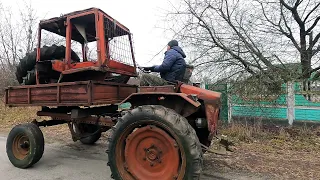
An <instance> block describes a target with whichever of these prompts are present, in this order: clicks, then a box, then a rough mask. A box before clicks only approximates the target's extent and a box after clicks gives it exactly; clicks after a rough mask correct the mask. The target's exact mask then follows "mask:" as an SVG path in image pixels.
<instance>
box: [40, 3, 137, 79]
mask: <svg viewBox="0 0 320 180" xmlns="http://www.w3.org/2000/svg"><path fill="white" fill-rule="evenodd" d="M42 29H44V30H47V31H49V32H52V33H55V34H57V35H60V36H63V37H65V38H66V53H65V59H64V61H63V67H62V66H59V67H54V68H53V69H54V70H56V71H59V72H61V73H62V74H71V73H74V72H79V71H86V70H95V71H102V72H111V73H118V74H124V75H128V76H136V63H135V57H134V52H133V42H132V35H131V33H130V30H129V29H128V28H127V27H125V26H124V25H122V24H120V23H119V22H117V21H116V20H115V19H113V18H112V17H110V16H109V15H107V14H106V13H105V12H103V11H102V10H100V9H97V8H90V9H86V10H82V11H76V12H73V13H69V14H65V15H61V16H60V17H55V18H51V19H48V20H42V21H40V23H39V29H38V46H37V59H36V61H37V62H39V61H40V48H41V30H42ZM71 40H74V41H77V42H79V43H81V45H82V54H83V62H77V63H72V60H71ZM120 40H121V41H120ZM94 41H96V43H97V49H96V50H97V60H96V61H88V60H87V57H86V56H85V54H86V53H85V48H86V47H85V45H86V43H88V42H94ZM121 43H122V44H121ZM113 46H117V47H113ZM119 49H120V50H119ZM120 51H121V52H120ZM71 63H72V65H71ZM37 80H38V78H37ZM37 84H39V83H38V82H37Z"/></svg>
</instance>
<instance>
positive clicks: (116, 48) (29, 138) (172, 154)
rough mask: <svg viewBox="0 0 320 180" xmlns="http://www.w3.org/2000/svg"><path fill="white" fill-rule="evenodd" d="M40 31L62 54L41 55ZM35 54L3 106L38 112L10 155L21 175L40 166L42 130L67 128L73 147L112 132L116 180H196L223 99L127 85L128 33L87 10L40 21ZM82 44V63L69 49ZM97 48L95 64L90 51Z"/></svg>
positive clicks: (130, 65)
mask: <svg viewBox="0 0 320 180" xmlns="http://www.w3.org/2000/svg"><path fill="white" fill-rule="evenodd" d="M43 30H46V31H49V32H52V33H55V34H58V35H60V36H62V37H65V46H58V45H53V46H50V47H47V46H43V47H41V37H42V36H43V34H42V33H43ZM38 32H39V34H38V46H37V48H36V50H35V51H34V52H31V53H29V54H27V55H26V57H25V58H23V59H21V61H20V63H19V65H18V67H17V72H16V76H17V80H18V81H19V82H20V83H21V86H15V87H8V88H7V89H6V92H5V104H6V105H7V106H11V107H20V106H41V107H42V109H41V110H40V111H38V112H37V115H38V116H46V117H50V119H51V120H43V121H36V120H33V121H32V122H30V123H27V124H20V125H17V126H15V127H14V128H13V129H12V130H11V131H10V133H9V135H8V138H7V146H6V149H7V154H8V157H9V159H10V161H11V163H12V164H13V165H14V166H16V167H18V168H28V167H30V166H32V165H33V164H35V163H37V162H38V161H39V160H40V159H41V157H42V155H43V151H44V138H43V134H42V132H41V130H40V128H39V127H45V126H54V125H58V124H64V123H66V124H68V126H69V129H70V132H71V134H72V138H73V140H74V141H77V140H80V141H81V142H82V143H84V144H93V143H95V142H96V141H97V140H98V139H99V138H100V136H101V133H102V132H105V131H107V130H110V131H111V132H112V133H111V135H110V136H109V137H108V142H107V146H106V148H107V150H106V152H107V153H108V166H110V169H111V172H112V176H111V177H112V178H114V179H125V180H131V179H142V180H149V179H161V180H166V179H199V177H200V174H201V170H202V161H203V160H202V157H203V149H202V146H203V147H207V146H209V145H210V143H211V140H212V139H213V138H214V137H215V136H216V134H217V123H218V119H219V109H220V93H218V92H213V91H208V90H205V89H201V88H199V87H196V86H191V85H187V84H184V83H181V82H176V83H173V84H172V85H168V86H148V87H141V86H140V87H139V86H137V85H130V84H128V83H127V82H128V80H129V79H130V78H136V77H137V67H136V63H135V58H134V53H133V43H132V36H131V33H130V31H129V29H128V28H126V27H125V26H124V25H122V24H120V23H119V22H118V21H116V20H115V19H113V18H112V17H110V16H109V15H107V14H106V13H104V12H103V11H101V10H100V9H96V8H91V9H86V10H82V11H77V12H73V13H70V14H66V15H62V16H60V17H56V18H52V19H48V20H44V21H41V22H40V24H39V31H38ZM74 42H77V43H78V44H79V45H80V44H81V47H79V49H80V48H81V50H82V57H81V58H79V56H78V55H77V54H76V53H75V52H74V51H73V50H72V49H71V47H72V44H73V43H74ZM91 42H95V43H96V46H95V47H96V54H97V57H95V58H96V59H90V58H89V56H88V50H87V49H88V48H87V46H88V44H89V43H91Z"/></svg>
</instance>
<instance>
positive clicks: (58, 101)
mask: <svg viewBox="0 0 320 180" xmlns="http://www.w3.org/2000/svg"><path fill="white" fill-rule="evenodd" d="M57 103H58V104H59V103H60V85H59V84H58V86H57Z"/></svg>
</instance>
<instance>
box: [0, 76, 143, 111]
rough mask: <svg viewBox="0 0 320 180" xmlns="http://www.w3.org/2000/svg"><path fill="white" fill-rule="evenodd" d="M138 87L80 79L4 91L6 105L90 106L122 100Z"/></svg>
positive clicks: (18, 87)
mask: <svg viewBox="0 0 320 180" xmlns="http://www.w3.org/2000/svg"><path fill="white" fill-rule="evenodd" d="M137 88H138V87H137V86H132V85H126V84H118V83H109V82H97V81H79V82H65V83H53V84H40V85H27V86H15V87H8V88H7V89H6V90H5V97H4V98H5V99H4V100H5V105H6V106H11V107H15V106H91V105H99V104H114V103H119V102H121V101H123V100H124V99H125V98H126V97H128V96H129V95H131V94H132V93H136V92H137Z"/></svg>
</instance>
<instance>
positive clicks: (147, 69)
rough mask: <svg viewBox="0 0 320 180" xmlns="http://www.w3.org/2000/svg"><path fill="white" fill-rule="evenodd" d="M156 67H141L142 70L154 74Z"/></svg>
mask: <svg viewBox="0 0 320 180" xmlns="http://www.w3.org/2000/svg"><path fill="white" fill-rule="evenodd" d="M155 67H156V66H151V67H143V70H145V71H151V72H154V68H155Z"/></svg>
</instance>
